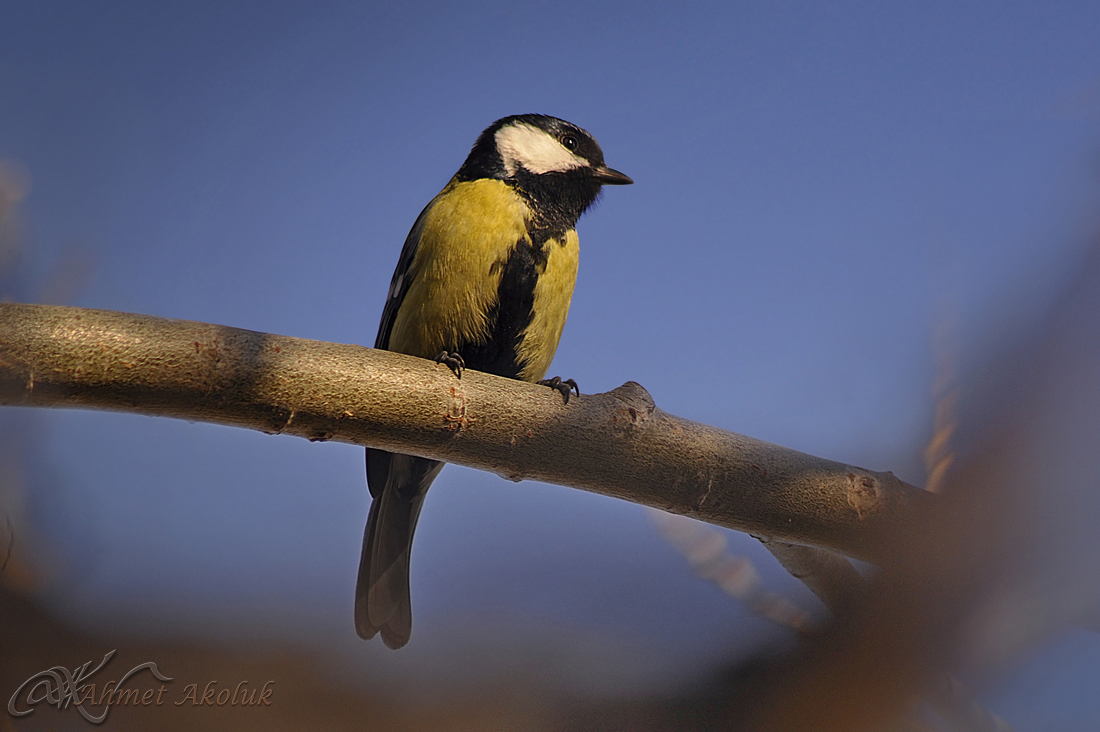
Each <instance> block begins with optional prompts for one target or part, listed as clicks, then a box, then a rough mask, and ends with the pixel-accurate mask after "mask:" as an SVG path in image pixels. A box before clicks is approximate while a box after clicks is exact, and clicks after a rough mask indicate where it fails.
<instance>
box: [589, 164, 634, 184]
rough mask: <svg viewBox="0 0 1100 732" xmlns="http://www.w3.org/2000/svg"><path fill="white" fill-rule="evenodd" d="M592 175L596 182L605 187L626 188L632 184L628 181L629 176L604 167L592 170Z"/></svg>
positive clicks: (631, 181)
mask: <svg viewBox="0 0 1100 732" xmlns="http://www.w3.org/2000/svg"><path fill="white" fill-rule="evenodd" d="M592 174H593V175H594V176H595V178H596V180H598V181H599V182H600V183H603V184H604V185H607V186H628V185H630V184H631V183H633V182H634V181H633V180H631V179H630V176H629V175H624V174H623V173H620V172H619V171H617V170H612V169H611V168H609V167H607V166H606V165H601V166H600V167H598V168H593V169H592Z"/></svg>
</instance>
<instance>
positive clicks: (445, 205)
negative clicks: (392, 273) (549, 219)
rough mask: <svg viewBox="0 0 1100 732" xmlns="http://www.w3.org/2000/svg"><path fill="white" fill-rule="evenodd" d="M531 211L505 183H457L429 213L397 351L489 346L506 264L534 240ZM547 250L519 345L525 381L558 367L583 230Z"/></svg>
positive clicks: (393, 338)
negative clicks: (518, 247) (492, 315)
mask: <svg viewBox="0 0 1100 732" xmlns="http://www.w3.org/2000/svg"><path fill="white" fill-rule="evenodd" d="M530 213H531V212H530V209H529V208H528V206H527V204H526V203H525V202H524V200H523V199H522V198H521V197H520V196H519V195H518V194H517V193H516V192H515V191H514V190H513V189H512V188H511V187H509V186H508V185H506V184H505V183H503V182H501V181H499V180H488V179H483V180H475V181H464V182H455V181H451V182H450V183H449V184H448V185H447V187H446V188H444V189H443V190H442V191H441V192H440V194H439V195H438V196H436V197H435V199H434V200H433V201H432V203H431V204H430V205H429V208H428V209H427V211H426V212H425V215H424V220H423V223H422V228H421V233H420V240H419V245H418V247H417V251H416V255H415V257H414V258H413V262H412V265H411V267H410V269H409V272H408V274H407V276H409V277H411V284H410V285H409V290H408V292H407V293H406V295H405V298H404V300H403V302H402V303H401V306H400V308H399V310H398V313H397V316H396V317H395V318H394V323H393V330H392V331H391V334H390V340H389V348H390V350H393V351H398V352H400V353H408V354H410V355H413V356H420V357H422V358H434V357H435V356H436V355H438V354H439V353H440V352H441V351H444V350H453V349H455V348H456V347H457V346H458V344H462V343H484V342H485V341H486V339H487V338H488V337H489V336H490V328H491V327H492V323H491V322H490V313H491V312H492V309H493V306H494V305H495V304H496V302H497V296H498V291H499V288H500V281H501V276H502V273H503V271H504V265H505V263H506V262H507V261H508V257H509V255H510V254H511V253H512V251H513V250H514V249H515V247H516V243H517V242H519V241H530V237H529V235H528V233H527V220H528V218H529V216H530ZM544 246H545V248H546V251H547V259H546V266H545V270H544V271H542V272H540V273H539V277H538V280H537V282H536V284H535V292H534V307H533V317H532V319H531V322H530V323H528V325H527V327H526V328H525V329H524V330H523V331H522V334H521V339H520V343H519V345H518V348H517V352H518V353H517V356H518V357H519V358H520V359H521V360H522V362H523V363H524V364H525V365H524V367H523V368H522V369H521V371H520V374H519V375H520V378H522V379H523V380H525V381H537V380H539V379H541V378H543V376H545V374H546V371H547V369H548V368H549V367H550V362H551V361H552V360H553V358H554V351H555V350H556V349H557V346H558V340H559V339H560V338H561V333H562V329H563V328H564V327H565V318H566V315H567V314H568V313H569V301H570V298H571V297H572V295H573V285H574V283H575V282H576V278H577V263H578V256H579V245H578V241H577V234H576V232H575V231H572V230H570V231H569V232H567V233H566V235H565V236H564V238H562V239H551V240H549V241H547V242H546V244H545V245H544Z"/></svg>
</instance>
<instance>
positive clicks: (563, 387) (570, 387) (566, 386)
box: [538, 376, 581, 404]
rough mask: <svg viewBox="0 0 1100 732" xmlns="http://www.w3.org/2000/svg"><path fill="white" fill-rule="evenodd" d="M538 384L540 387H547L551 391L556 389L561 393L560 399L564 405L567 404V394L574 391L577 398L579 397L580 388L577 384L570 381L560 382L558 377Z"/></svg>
mask: <svg viewBox="0 0 1100 732" xmlns="http://www.w3.org/2000/svg"><path fill="white" fill-rule="evenodd" d="M538 384H539V385H540V386H549V387H550V388H551V389H556V390H557V391H559V392H561V397H562V399H564V400H565V403H566V404H568V403H569V394H570V393H571V392H574V391H575V392H577V396H580V395H581V390H580V387H579V386H577V382H575V381H573V380H572V379H566V380H565V381H562V380H561V377H560V376H554V377H553V378H549V379H543V380H542V381H540V382H538Z"/></svg>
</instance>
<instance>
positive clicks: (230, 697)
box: [8, 651, 275, 724]
mask: <svg viewBox="0 0 1100 732" xmlns="http://www.w3.org/2000/svg"><path fill="white" fill-rule="evenodd" d="M114 655H115V651H111V652H110V653H108V654H107V655H105V656H104V657H103V660H102V661H100V662H99V664H98V665H97V666H96V667H95V668H89V667H90V666H91V665H92V662H91V661H88V662H87V663H85V664H84V665H83V666H77V667H76V668H74V669H73V670H72V671H70V670H69V669H67V668H65V667H64V666H54V667H53V668H51V669H47V670H45V671H41V672H39V673H37V674H35V675H34V676H31V677H30V678H29V679H27V680H26V681H24V682H23V683H22V684H20V685H19V688H17V689H16V690H15V693H14V694H12V696H11V699H9V700H8V714H10V715H12V716H13V717H24V716H26V715H28V714H30V713H31V712H33V711H34V708H35V706H36V705H38V704H42V703H45V704H47V705H49V706H52V707H56V708H57V709H59V710H61V709H68V708H69V706H70V705H71V706H74V707H76V709H77V711H79V712H80V714H81V715H83V717H84V719H86V720H88V721H89V722H91V723H93V724H101V723H102V722H103V721H104V720H105V719H107V713H108V712H110V710H111V707H114V706H126V705H130V706H145V707H147V706H161V705H163V704H164V703H165V700H164V694H165V692H167V691H168V687H166V686H164V685H163V684H162V685H161V686H160V688H159V689H154V688H146V689H139V688H130V689H124V688H123V684H125V683H126V682H127V681H128V680H130V678H131V677H133V676H134V675H135V674H137V673H139V672H141V671H149V673H150V674H152V675H153V676H154V677H155V678H156V679H158V680H160V681H172V678H171V677H168V676H165V675H163V674H162V673H161V672H160V669H159V668H157V665H156V664H155V663H153V662H152V661H147V662H146V663H141V664H138V665H137V666H134V667H133V668H132V669H130V670H129V671H127V672H126V674H125V675H123V676H122V678H120V679H119V680H117V681H114V680H111V681H107V682H106V683H104V684H103V685H102V686H101V687H100V688H99V690H98V692H99V693H98V694H97V688H96V684H95V683H94V682H92V681H90V679H91V678H92V677H93V676H95V675H96V674H97V673H99V671H100V670H101V669H103V667H104V666H106V665H107V662H108V661H110V660H111V657H112V656H114ZM217 683H218V682H217V681H210V682H208V683H207V684H206V686H205V687H204V688H203V690H202V692H201V695H200V692H199V686H198V684H188V685H187V686H186V687H185V688H184V696H183V698H182V699H180V700H179V701H175V702H172V704H173V705H174V706H181V705H184V704H187V702H188V701H190V702H191V704H192V705H193V706H204V705H205V706H224V705H226V704H229V705H230V706H259V705H265V706H271V695H272V692H273V688H272V687H273V686H274V684H275V682H274V681H268V682H267V683H265V684H264V685H263V688H262V689H259V690H257V689H256V688H251V689H249V688H247V685H248V682H247V681H242V682H240V683H239V684H237V686H236V688H235V689H233V691H232V692H230V690H229V688H228V687H224V688H222V689H220V690H219V689H217V688H214V687H216V686H217ZM242 687H245V688H242ZM249 692H251V694H249ZM257 692H258V696H257ZM85 705H87V706H89V707H97V708H101V709H102V710H103V711H102V713H101V714H99V715H98V716H97V715H95V714H93V713H92V712H91V711H89V710H88V709H87V708H85Z"/></svg>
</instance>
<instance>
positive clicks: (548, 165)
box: [494, 124, 588, 176]
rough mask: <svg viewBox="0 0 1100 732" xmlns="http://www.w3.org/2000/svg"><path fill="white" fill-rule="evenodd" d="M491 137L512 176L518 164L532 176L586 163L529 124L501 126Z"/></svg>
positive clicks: (562, 170)
mask: <svg viewBox="0 0 1100 732" xmlns="http://www.w3.org/2000/svg"><path fill="white" fill-rule="evenodd" d="M494 140H495V141H496V144H497V151H498V152H499V153H500V157H501V158H502V159H503V160H504V170H505V172H506V173H507V174H508V175H509V176H513V175H515V174H516V168H517V167H518V166H520V165H522V166H523V167H524V168H526V169H527V170H529V171H531V172H532V173H534V174H536V175H541V174H542V173H562V172H564V171H566V170H573V169H574V168H583V167H585V166H587V165H588V161H587V160H585V159H584V158H582V157H580V156H578V155H574V154H573V153H571V152H569V151H568V150H566V149H565V147H564V146H563V145H562V144H561V143H560V142H558V141H557V140H555V139H554V138H553V137H551V136H550V135H548V134H546V132H544V131H543V130H540V129H539V128H538V127H533V126H531V125H526V124H514V125H508V126H507V127H501V128H500V129H499V130H497V133H496V135H495V137H494Z"/></svg>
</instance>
